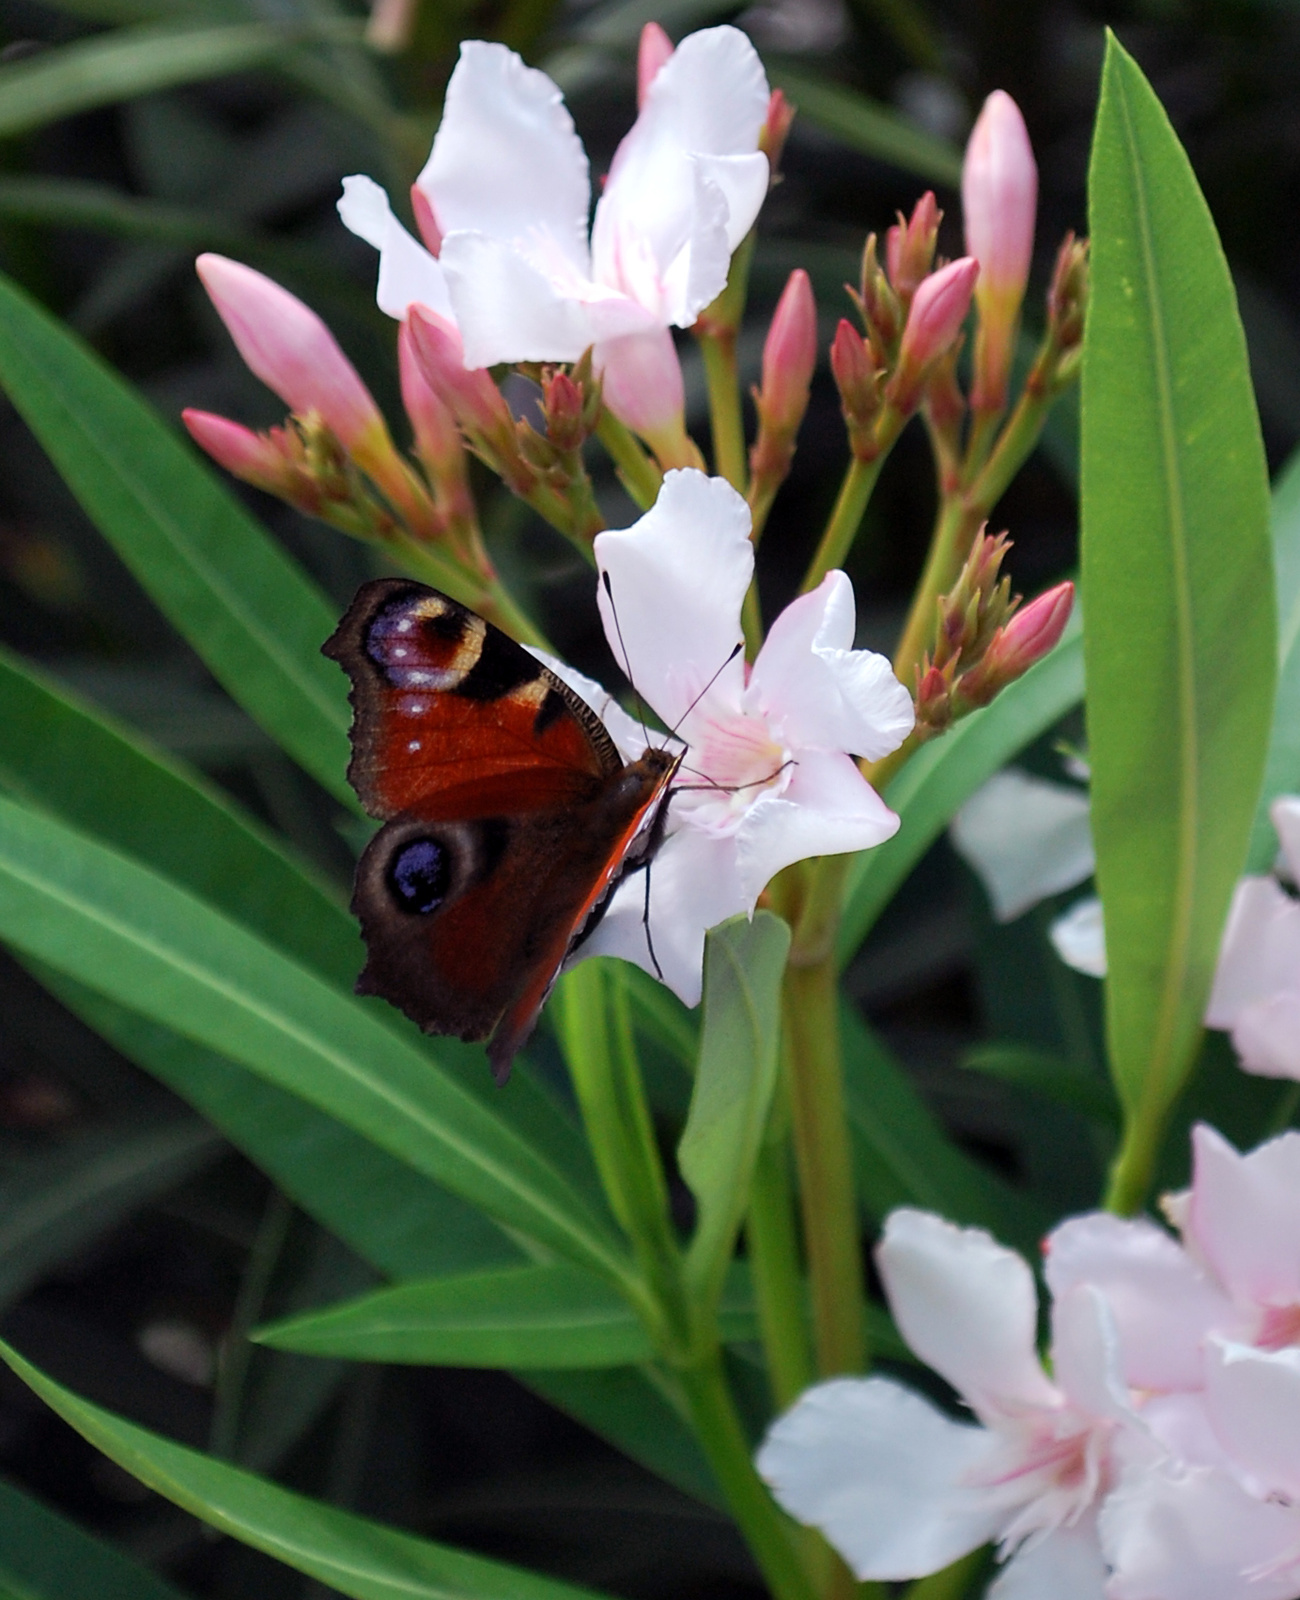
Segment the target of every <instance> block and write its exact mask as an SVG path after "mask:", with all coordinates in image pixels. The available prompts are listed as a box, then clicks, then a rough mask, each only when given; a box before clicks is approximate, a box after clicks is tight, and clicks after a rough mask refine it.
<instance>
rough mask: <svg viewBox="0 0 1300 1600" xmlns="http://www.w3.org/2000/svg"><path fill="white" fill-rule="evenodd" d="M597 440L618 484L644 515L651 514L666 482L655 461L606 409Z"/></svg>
mask: <svg viewBox="0 0 1300 1600" xmlns="http://www.w3.org/2000/svg"><path fill="white" fill-rule="evenodd" d="M596 437H597V438H598V439H599V440H600V442H601V444H603V445H604V446H605V449H606V450H607V451H608V452H609V457H610V460H611V461H612V462H613V463H614V466H615V468H616V469H617V471H618V476H619V481H620V482H621V483H622V485H623V487H624V488H625V489H626V490H627V492H628V494H630V495H631V496H632V499H633V502H634V503H635V504H636V506H637V508H638V509H639V510H641V511H649V509H650V507H651V506H652V505H653V504H654V503H655V499H656V498H657V496H658V494H659V485H660V484H661V483H662V482H663V481H664V475H663V473H662V472H660V470H659V468H658V466H657V465H656V464H655V462H654V461H653V459H652V458H651V457H650V456H649V455H647V454H646V452H645V451H644V450H643V449H642V448H641V446H640V445H639V444H638V443H637V441H636V438H635V436H634V435H633V433H632V430H631V429H630V428H629V427H628V426H627V424H626V423H624V422H620V421H619V420H618V418H617V417H616V416H615V415H614V413H613V412H612V411H610V410H609V409H608V408H607V407H602V408H601V413H600V419H599V421H598V422H597V423H596Z"/></svg>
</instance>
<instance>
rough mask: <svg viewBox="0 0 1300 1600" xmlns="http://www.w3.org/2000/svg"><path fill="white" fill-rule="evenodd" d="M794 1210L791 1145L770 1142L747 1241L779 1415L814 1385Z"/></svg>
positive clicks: (752, 1197) (753, 1194) (757, 1174)
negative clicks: (810, 1385)
mask: <svg viewBox="0 0 1300 1600" xmlns="http://www.w3.org/2000/svg"><path fill="white" fill-rule="evenodd" d="M794 1204H795V1202H794V1190H793V1186H792V1184H791V1182H790V1154H789V1146H788V1143H787V1141H786V1139H785V1138H784V1137H780V1138H772V1139H769V1140H768V1141H766V1142H765V1143H764V1145H763V1147H762V1149H761V1150H760V1151H759V1155H758V1164H757V1166H756V1167H755V1168H754V1183H753V1187H752V1188H751V1190H750V1193H749V1217H748V1220H747V1221H746V1224H745V1237H746V1240H747V1242H748V1245H749V1267H750V1272H751V1273H752V1275H753V1280H754V1298H755V1300H756V1301H757V1303H758V1324H759V1327H760V1329H761V1330H762V1335H763V1353H764V1355H765V1356H766V1358H767V1374H768V1378H769V1380H770V1382H771V1385H772V1398H773V1399H774V1400H775V1401H776V1405H777V1410H778V1411H784V1410H785V1409H786V1407H787V1406H790V1405H793V1404H794V1402H795V1400H797V1399H798V1397H799V1396H800V1395H801V1394H802V1393H803V1391H804V1390H805V1389H806V1388H807V1387H808V1385H809V1384H810V1383H811V1382H812V1381H813V1364H812V1351H811V1350H810V1348H809V1345H808V1325H807V1321H806V1319H805V1313H804V1290H803V1273H802V1271H801V1270H800V1266H799V1238H798V1233H797V1230H796V1227H795V1213H794Z"/></svg>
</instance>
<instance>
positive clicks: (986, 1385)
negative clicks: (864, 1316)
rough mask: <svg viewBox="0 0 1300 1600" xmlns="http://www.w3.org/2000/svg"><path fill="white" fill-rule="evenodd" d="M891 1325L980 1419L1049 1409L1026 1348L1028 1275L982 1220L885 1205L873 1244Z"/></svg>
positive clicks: (1045, 1385)
mask: <svg viewBox="0 0 1300 1600" xmlns="http://www.w3.org/2000/svg"><path fill="white" fill-rule="evenodd" d="M876 1262H877V1265H878V1266H879V1268H880V1275H881V1277H882V1278H883V1279H884V1283H885V1289H886V1292H887V1293H888V1296H889V1304H890V1309H891V1310H892V1311H893V1314H894V1321H895V1322H896V1323H897V1324H898V1330H899V1332H900V1333H901V1334H902V1335H903V1337H904V1339H906V1340H907V1342H908V1344H909V1345H910V1346H911V1347H912V1349H913V1350H915V1351H916V1353H917V1355H918V1356H920V1358H921V1359H922V1361H924V1362H926V1363H927V1365H929V1366H931V1367H933V1368H934V1370H935V1371H936V1372H938V1373H939V1374H940V1375H941V1376H943V1377H945V1378H946V1379H947V1380H948V1382H949V1383H950V1384H952V1386H953V1388H954V1389H956V1390H957V1392H958V1393H959V1394H960V1395H961V1396H962V1397H963V1398H964V1399H965V1400H966V1401H967V1402H968V1403H969V1405H970V1406H971V1408H972V1410H974V1411H975V1413H976V1414H977V1415H978V1416H980V1417H981V1418H984V1419H988V1418H990V1417H998V1416H1004V1415H1006V1414H1007V1413H1008V1412H1012V1413H1014V1412H1017V1411H1023V1410H1024V1408H1026V1407H1034V1406H1044V1407H1056V1406H1059V1404H1060V1395H1059V1393H1058V1391H1057V1390H1056V1389H1055V1387H1054V1386H1053V1385H1052V1384H1051V1383H1050V1382H1049V1381H1048V1379H1047V1377H1046V1375H1045V1374H1044V1372H1043V1369H1042V1366H1041V1365H1040V1363H1039V1360H1038V1353H1037V1350H1036V1348H1035V1345H1036V1334H1037V1327H1038V1304H1037V1295H1036V1293H1035V1290H1034V1279H1033V1274H1032V1273H1031V1272H1030V1270H1029V1268H1028V1267H1027V1266H1026V1265H1025V1263H1024V1261H1022V1260H1021V1258H1020V1257H1019V1256H1018V1255H1016V1254H1015V1253H1014V1251H1011V1250H1006V1249H1004V1248H1003V1247H1002V1246H1001V1245H1000V1244H998V1243H997V1241H996V1240H994V1239H993V1238H991V1237H990V1235H989V1234H987V1233H985V1232H984V1230H983V1229H982V1228H956V1227H954V1226H953V1224H952V1223H950V1222H945V1221H944V1220H943V1219H942V1218H941V1217H936V1216H932V1215H931V1214H930V1213H929V1212H927V1211H914V1210H912V1209H911V1208H910V1207H904V1208H903V1209H901V1210H898V1211H894V1212H891V1214H890V1216H889V1218H888V1219H887V1220H886V1223H885V1230H884V1237H883V1238H882V1240H881V1242H880V1244H879V1245H878V1246H877V1248H876Z"/></svg>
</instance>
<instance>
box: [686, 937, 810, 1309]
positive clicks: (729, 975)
mask: <svg viewBox="0 0 1300 1600" xmlns="http://www.w3.org/2000/svg"><path fill="white" fill-rule="evenodd" d="M789 949H790V930H789V928H788V927H787V926H786V925H785V923H784V922H782V921H781V920H780V918H779V917H774V916H772V915H771V914H770V913H769V912H766V911H760V912H759V913H758V915H757V916H755V917H754V919H753V921H750V920H749V919H748V918H745V917H733V918H732V919H731V920H730V921H729V922H724V923H723V924H722V925H721V926H720V927H717V928H714V929H712V930H711V931H710V933H709V936H708V939H707V940H706V942H705V946H704V1013H703V1015H704V1026H703V1031H702V1033H701V1036H700V1061H699V1067H698V1068H697V1070H696V1074H695V1092H694V1093H693V1094H692V1096H691V1108H690V1112H689V1114H688V1116H687V1119H686V1128H685V1131H684V1132H683V1133H682V1137H681V1143H680V1144H679V1145H678V1147H677V1161H678V1166H679V1167H680V1169H681V1174H682V1177H683V1178H684V1179H685V1180H686V1182H687V1184H688V1185H689V1186H690V1190H691V1193H692V1194H693V1195H694V1196H695V1200H696V1205H697V1221H696V1225H695V1236H694V1238H693V1239H692V1240H691V1244H690V1249H689V1251H688V1253H687V1258H686V1271H687V1277H688V1279H689V1280H690V1281H691V1282H692V1284H693V1286H694V1291H695V1295H696V1297H697V1298H698V1299H699V1301H701V1302H702V1303H703V1304H705V1305H715V1304H716V1303H717V1299H718V1295H719V1294H720V1293H721V1291H722V1284H723V1280H724V1278H725V1276H726V1271H727V1265H728V1263H729V1262H730V1260H731V1253H732V1250H733V1249H734V1248H735V1243H736V1235H737V1233H738V1232H739V1230H740V1224H741V1221H742V1219H743V1218H744V1215H745V1211H746V1209H747V1208H748V1205H749V1188H750V1183H751V1181H752V1179H753V1175H754V1163H755V1161H757V1159H758V1150H759V1146H760V1145H761V1144H762V1142H763V1129H764V1127H765V1126H766V1124H767V1112H768V1107H769V1106H770V1105H771V1102H772V1091H773V1089H774V1088H775V1086H776V1069H777V1054H778V1046H779V1044H780V1034H781V977H782V974H783V973H784V972H785V958H786V955H787V953H788V951H789Z"/></svg>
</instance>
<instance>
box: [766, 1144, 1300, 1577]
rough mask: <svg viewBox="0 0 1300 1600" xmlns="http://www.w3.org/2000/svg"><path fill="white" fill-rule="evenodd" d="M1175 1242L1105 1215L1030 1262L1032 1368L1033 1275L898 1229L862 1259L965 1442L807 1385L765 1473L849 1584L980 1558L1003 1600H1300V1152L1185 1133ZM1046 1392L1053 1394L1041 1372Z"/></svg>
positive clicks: (912, 1228)
mask: <svg viewBox="0 0 1300 1600" xmlns="http://www.w3.org/2000/svg"><path fill="white" fill-rule="evenodd" d="M1192 1144H1193V1180H1192V1186H1191V1188H1190V1190H1188V1191H1187V1192H1185V1193H1182V1194H1179V1195H1174V1196H1171V1197H1169V1199H1168V1200H1167V1201H1166V1211H1167V1214H1168V1216H1169V1218H1170V1221H1171V1223H1172V1224H1173V1226H1174V1228H1175V1230H1176V1234H1177V1236H1175V1235H1174V1234H1171V1233H1168V1232H1166V1231H1165V1230H1164V1229H1162V1228H1160V1227H1158V1226H1157V1225H1156V1224H1155V1223H1154V1222H1150V1221H1147V1220H1135V1221H1129V1220H1123V1219H1120V1218H1118V1217H1114V1216H1111V1215H1108V1214H1106V1213H1103V1212H1094V1213H1090V1214H1089V1215H1086V1216H1081V1217H1076V1218H1071V1219H1069V1220H1067V1221H1066V1222H1064V1223H1062V1224H1061V1225H1060V1226H1059V1227H1057V1228H1056V1229H1055V1230H1054V1231H1053V1232H1052V1233H1051V1234H1050V1235H1049V1237H1048V1239H1047V1241H1046V1244H1045V1256H1046V1265H1045V1275H1046V1280H1047V1285H1048V1288H1049V1290H1050V1293H1051V1299H1052V1304H1051V1318H1050V1321H1051V1340H1050V1345H1049V1350H1048V1366H1047V1368H1044V1366H1043V1365H1042V1364H1041V1363H1040V1360H1039V1357H1038V1354H1037V1350H1036V1329H1037V1304H1036V1295H1035V1290H1034V1281H1033V1275H1032V1273H1031V1272H1030V1270H1029V1267H1028V1266H1027V1265H1026V1263H1025V1262H1024V1261H1023V1260H1022V1259H1021V1258H1020V1257H1019V1256H1017V1255H1015V1254H1014V1253H1013V1252H1011V1251H1009V1250H1006V1249H1004V1248H1002V1246H1000V1245H998V1244H997V1243H996V1242H995V1241H994V1240H993V1239H991V1238H990V1237H989V1235H988V1234H986V1233H984V1232H982V1231H981V1230H979V1229H975V1228H965V1229H962V1228H956V1227H954V1226H953V1225H952V1224H950V1223H947V1222H944V1221H942V1220H941V1219H940V1218H938V1217H934V1216H931V1215H929V1214H928V1213H924V1212H919V1211H911V1210H901V1211H896V1212H895V1213H894V1214H893V1215H892V1216H891V1217H890V1218H889V1220H888V1222H887V1223H886V1226H885V1230H884V1236H883V1239H882V1242H881V1244H880V1246H879V1248H878V1250H877V1263H878V1266H879V1269H880V1275H881V1279H882V1281H883V1283H884V1285H885V1289H886V1293H887V1294H888V1297H889V1302H890V1307H891V1310H892V1311H893V1314H894V1318H895V1321H896V1322H897V1324H898V1328H899V1331H900V1332H901V1333H902V1335H903V1337H904V1338H905V1339H906V1341H907V1343H908V1344H909V1345H910V1347H911V1348H912V1349H913V1350H914V1351H915V1352H916V1354H917V1355H918V1356H919V1357H920V1358H921V1359H922V1360H923V1361H924V1362H925V1363H926V1364H927V1365H929V1366H930V1367H932V1368H933V1369H934V1370H935V1371H936V1372H937V1373H939V1375H940V1376H941V1377H943V1378H944V1379H946V1380H947V1382H948V1383H949V1384H951V1385H952V1387H953V1388H954V1389H955V1390H956V1392H957V1394H958V1395H959V1396H960V1398H961V1399H962V1400H963V1401H964V1402H965V1404H966V1406H967V1407H969V1409H970V1411H971V1412H972V1413H973V1415H974V1417H975V1419H976V1425H974V1426H972V1425H971V1424H970V1423H969V1422H965V1421H958V1420H956V1419H955V1418H953V1417H952V1416H950V1415H948V1414H947V1413H946V1412H944V1411H942V1410H940V1409H939V1408H938V1407H937V1406H935V1405H934V1404H932V1403H931V1402H930V1401H929V1400H926V1399H922V1398H921V1397H920V1396H919V1395H918V1394H916V1393H915V1392H914V1391H913V1390H911V1389H909V1388H907V1387H906V1386H904V1385H903V1384H901V1383H898V1382H896V1381H895V1380H893V1379H892V1378H883V1377H872V1378H866V1379H855V1378H843V1379H837V1380H834V1381H832V1382H829V1383H825V1384H821V1385H819V1386H818V1387H816V1388H814V1389H811V1390H809V1391H808V1392H807V1393H806V1394H805V1395H804V1396H802V1397H801V1399H800V1400H799V1401H798V1402H797V1403H796V1404H795V1406H794V1407H793V1408H792V1409H791V1410H790V1411H789V1412H788V1413H787V1414H786V1415H785V1416H784V1417H782V1418H780V1419H779V1420H778V1422H777V1423H776V1424H775V1425H774V1426H773V1428H772V1430H771V1432H770V1433H769V1434H768V1437H767V1440H766V1442H765V1443H764V1445H763V1448H762V1451H761V1452H760V1455H759V1467H760V1470H761V1471H762V1473H763V1475H764V1477H766V1479H767V1480H768V1482H769V1483H770V1484H771V1486H772V1488H773V1491H774V1493H775V1494H776V1497H777V1499H778V1500H779V1501H780V1502H781V1504H782V1505H783V1506H785V1507H786V1509H787V1510H788V1511H790V1512H791V1513H792V1514H793V1515H794V1516H796V1517H798V1518H799V1519H800V1520H801V1521H803V1522H806V1523H809V1524H812V1525H814V1526H816V1527H818V1528H820V1529H822V1531H823V1532H824V1533H825V1534H826V1536H827V1537H828V1538H829V1539H830V1540H831V1542H832V1543H833V1544H834V1545H835V1547H836V1548H837V1549H838V1550H839V1551H840V1553H841V1554H842V1555H843V1556H844V1558H845V1560H846V1561H847V1562H848V1563H849V1565H850V1566H851V1567H852V1568H853V1570H854V1571H855V1572H856V1573H857V1575H858V1576H859V1577H860V1578H863V1579H868V1578H875V1579H901V1578H910V1577H917V1576H922V1575H924V1574H928V1573H931V1572H937V1571H939V1570H941V1569H942V1568H943V1567H945V1566H947V1565H948V1564H950V1563H951V1562H952V1561H954V1560H956V1559H957V1558H958V1557H960V1556H962V1555H964V1554H965V1553H966V1552H967V1551H970V1550H974V1549H976V1548H978V1547H979V1546H980V1545H982V1544H984V1543H987V1542H989V1541H995V1542H997V1543H998V1545H999V1547H1000V1553H1001V1556H1002V1558H1003V1559H1004V1561H1005V1565H1004V1567H1003V1569H1002V1571H1001V1574H1000V1576H999V1577H998V1579H997V1580H996V1582H995V1584H994V1586H993V1588H992V1590H991V1591H990V1594H991V1595H992V1596H993V1597H995V1600H1038V1597H1040V1596H1047V1595H1050V1596H1052V1600H1102V1597H1103V1596H1104V1597H1106V1600H1294V1597H1295V1596H1296V1595H1297V1594H1300V1254H1297V1251H1296V1248H1295V1239H1296V1234H1295V1218H1296V1216H1297V1215H1298V1214H1300V1134H1296V1133H1287V1134H1283V1135H1282V1136H1281V1137H1280V1138H1277V1139H1273V1140H1271V1141H1270V1142H1269V1143H1267V1144H1265V1145H1262V1146H1261V1147H1260V1148H1259V1149H1257V1150H1255V1151H1253V1152H1251V1153H1250V1154H1248V1155H1241V1154H1239V1153H1238V1152H1237V1151H1236V1150H1235V1149H1233V1147H1232V1146H1231V1145H1230V1144H1229V1143H1228V1142H1227V1141H1226V1140H1225V1139H1223V1138H1222V1136H1221V1135H1219V1134H1218V1133H1217V1132H1215V1130H1214V1129H1212V1128H1209V1127H1206V1126H1200V1127H1198V1128H1197V1129H1196V1130H1195V1131H1194V1134H1193V1141H1192ZM1049 1374H1050V1375H1049Z"/></svg>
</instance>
